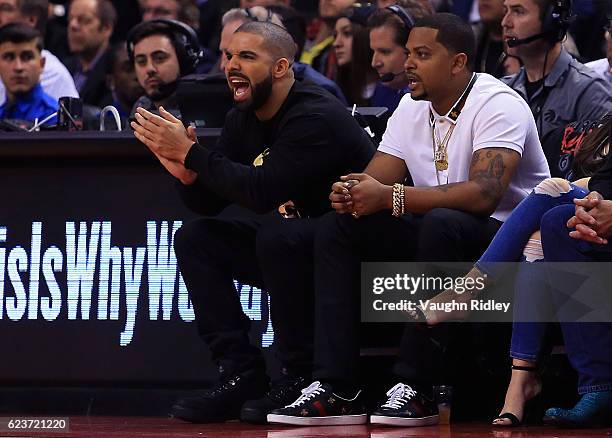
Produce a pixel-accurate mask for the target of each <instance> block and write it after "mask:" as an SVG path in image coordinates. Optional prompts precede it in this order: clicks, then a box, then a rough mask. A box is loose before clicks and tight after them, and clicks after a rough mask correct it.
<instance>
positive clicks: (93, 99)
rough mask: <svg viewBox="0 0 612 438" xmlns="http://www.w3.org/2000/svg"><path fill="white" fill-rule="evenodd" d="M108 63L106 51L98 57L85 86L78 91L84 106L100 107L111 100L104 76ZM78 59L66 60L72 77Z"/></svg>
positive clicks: (108, 56) (77, 64) (108, 54)
mask: <svg viewBox="0 0 612 438" xmlns="http://www.w3.org/2000/svg"><path fill="white" fill-rule="evenodd" d="M109 62H110V51H109V50H107V51H106V52H104V54H103V55H102V56H101V57H100V59H99V60H98V62H97V63H96V65H95V66H94V68H93V69H92V71H91V72H89V76H88V78H87V81H86V82H85V85H84V86H83V88H82V89H81V90H79V96H80V97H81V100H82V101H83V103H84V104H87V105H93V106H97V107H102V105H104V103H105V102H107V101H109V100H111V99H112V96H111V91H110V90H109V88H108V85H107V84H106V74H107V72H108V68H109V65H108V64H109ZM79 63H80V61H79V59H78V58H77V57H72V58H69V59H67V60H66V68H67V69H68V71H69V72H70V74H71V75H72V76H74V74H75V72H76V71H77V70H78V69H79Z"/></svg>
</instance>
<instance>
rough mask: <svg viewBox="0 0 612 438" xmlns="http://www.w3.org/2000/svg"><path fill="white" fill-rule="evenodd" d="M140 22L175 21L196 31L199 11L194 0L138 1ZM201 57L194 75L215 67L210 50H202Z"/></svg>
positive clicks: (215, 60) (214, 58)
mask: <svg viewBox="0 0 612 438" xmlns="http://www.w3.org/2000/svg"><path fill="white" fill-rule="evenodd" d="M140 4H141V9H142V21H150V20H158V19H165V20H175V21H180V22H181V23H185V24H186V25H187V26H189V27H191V28H192V29H194V30H195V31H196V33H197V32H198V30H199V27H200V9H198V5H197V4H196V2H195V1H194V0H140ZM202 50H203V51H204V52H203V56H202V60H201V62H200V63H199V64H198V67H197V68H196V70H195V73H208V72H210V70H211V69H212V68H213V67H214V66H215V64H216V62H217V57H216V56H215V54H214V53H213V52H212V50H208V49H202Z"/></svg>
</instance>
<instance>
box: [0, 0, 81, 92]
mask: <svg viewBox="0 0 612 438" xmlns="http://www.w3.org/2000/svg"><path fill="white" fill-rule="evenodd" d="M48 8H49V1H48V0H0V27H1V26H4V25H6V24H9V23H20V24H23V25H26V26H30V27H33V28H34V29H36V30H38V31H39V32H40V34H41V35H43V36H44V34H45V30H46V24H47V10H48ZM41 54H42V57H43V58H44V59H45V63H44V69H43V72H42V75H41V77H40V82H41V85H42V88H43V90H44V91H45V93H47V94H48V95H49V96H51V97H52V98H53V99H55V100H57V99H59V98H60V97H64V96H70V97H79V93H78V92H77V90H76V88H75V86H74V81H73V80H72V76H70V73H69V72H68V70H67V69H66V67H65V66H64V64H62V63H61V61H60V60H59V59H57V57H56V56H55V55H53V53H51V52H49V51H48V50H44V49H43V50H42V52H41ZM5 97H6V96H5V90H4V86H3V85H2V83H0V102H3V101H4V100H5Z"/></svg>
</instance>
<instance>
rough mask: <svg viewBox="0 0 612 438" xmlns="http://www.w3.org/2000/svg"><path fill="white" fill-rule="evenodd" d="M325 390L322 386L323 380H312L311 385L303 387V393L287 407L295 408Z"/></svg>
mask: <svg viewBox="0 0 612 438" xmlns="http://www.w3.org/2000/svg"><path fill="white" fill-rule="evenodd" d="M324 391H325V389H324V388H323V387H322V386H321V382H318V381H317V382H312V383H311V384H310V386H309V387H307V388H304V389H302V395H300V396H299V397H298V398H297V400H296V401H294V402H293V403H291V404H290V405H287V406H285V407H286V408H295V407H297V406H301V405H303V404H304V403H306V402H307V401H308V400H310V399H311V398H313V397H314V396H316V395H319V394H321V393H322V392H324Z"/></svg>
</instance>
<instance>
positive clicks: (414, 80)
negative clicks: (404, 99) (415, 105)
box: [406, 73, 421, 88]
mask: <svg viewBox="0 0 612 438" xmlns="http://www.w3.org/2000/svg"><path fill="white" fill-rule="evenodd" d="M406 77H407V78H408V86H409V87H410V88H414V87H415V86H417V85H419V84H420V83H421V78H419V77H418V76H417V75H414V74H410V73H408V74H406Z"/></svg>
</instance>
